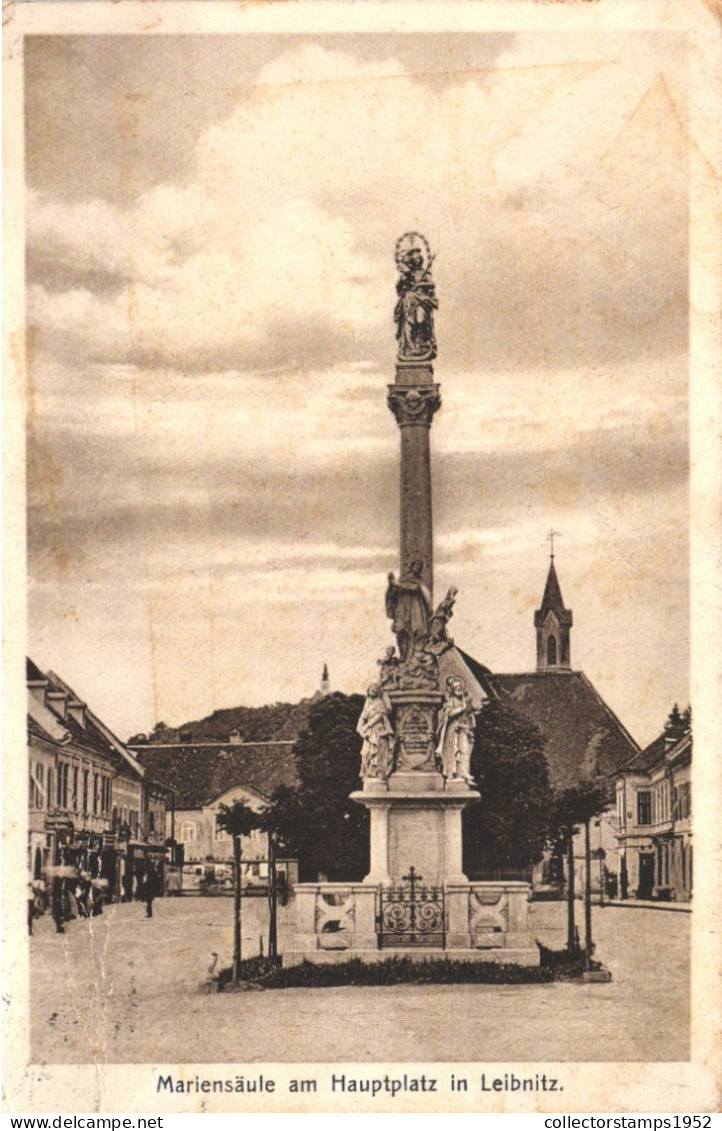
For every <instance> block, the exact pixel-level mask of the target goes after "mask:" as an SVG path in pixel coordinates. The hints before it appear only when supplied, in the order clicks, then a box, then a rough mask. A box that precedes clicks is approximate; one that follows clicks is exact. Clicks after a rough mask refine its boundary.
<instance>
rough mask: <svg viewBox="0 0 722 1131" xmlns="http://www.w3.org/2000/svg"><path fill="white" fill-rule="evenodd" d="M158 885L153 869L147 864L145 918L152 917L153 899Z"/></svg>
mask: <svg viewBox="0 0 722 1131" xmlns="http://www.w3.org/2000/svg"><path fill="white" fill-rule="evenodd" d="M157 888H158V885H157V882H156V877H155V869H154V868H153V867H152V866H151V865H149V866H148V871H147V872H146V876H145V917H146V919H152V918H153V900H154V899H155V897H156V895H157V894H158V891H157Z"/></svg>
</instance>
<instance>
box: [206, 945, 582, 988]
mask: <svg viewBox="0 0 722 1131" xmlns="http://www.w3.org/2000/svg"><path fill="white" fill-rule="evenodd" d="M537 945H538V946H539V954H540V965H539V966H516V965H514V964H512V963H507V964H505V963H503V962H458V961H457V962H454V961H453V960H452V959H449V960H447V959H439V958H427V959H424V960H423V961H421V962H419V961H414V960H412V959H410V958H387V959H385V960H383V961H381V962H363V961H361V960H360V959H358V958H354V959H351V960H350V961H349V962H338V963H315V962H301V963H300V964H299V965H298V966H287V967H282V966H281V965H280V959H272V958H250V959H248V960H247V961H245V962H243V963H242V964H241V971H240V973H241V981H240V982H239V983H238V987H236V986H234V985H233V981H232V970H231V968H230V967H227V968H226V969H224V970H221V972H220V974H219V975H218V989H219V990H220V991H226V990H231V991H233V990H235V989H236V988H238V989H264V990H285V989H291V988H298V989H303V988H307V989H317V988H319V987H323V986H399V985H404V984H408V985H431V984H433V985H440V984H444V983H446V984H456V985H461V984H464V983H466V984H477V985H479V984H484V985H520V984H522V983H526V984H528V983H533V982H537V983H546V982H558V981H568V980H570V979H574V978H580V977H581V976H582V974H583V973H584V955H583V953H581V952H576V953H574V954H569V953H567V951H565V950H549V949H548V948H547V947H544V946H541V944H537ZM599 965H600V964H599V963H598V962H593V963H592V966H593V967H594V968H597V969H598V968H599Z"/></svg>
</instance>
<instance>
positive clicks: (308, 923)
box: [283, 881, 540, 966]
mask: <svg viewBox="0 0 722 1131" xmlns="http://www.w3.org/2000/svg"><path fill="white" fill-rule="evenodd" d="M442 889H443V894H442V895H441V896H440V897H439V898H440V901H441V908H442V912H441V913H442V915H443V932H442V934H443V943H442V944H441V945H416V946H409V945H403V944H401V943H399V945H394V939H393V935H388V934H386V935H384V933H383V930H382V923H381V916H382V913H383V907H384V902H383V901H384V899H390V900H391V901H393V900H394V898H395V896H396V895H397V894H398V891H399V889H398V886H397V887H393V886H392V887H390V888H386V887H385V886H384V885H376V884H369V883H368V882H366V881H364V882H363V883H327V882H323V883H315V884H298V885H297V886H296V888H295V905H296V924H295V934H294V936H293V941H292V945H291V947H290V948H287V949H284V954H283V964H284V966H294V965H298V964H299V963H301V962H303V961H309V962H322V963H326V962H336V963H338V962H347V961H350V960H351V959H360V960H361V961H363V962H368V963H375V962H383V961H385V960H386V959H390V958H408V959H410V960H411V961H413V962H423V961H427V960H430V959H434V958H447V959H450V960H453V961H462V962H495V963H508V964H513V965H523V966H538V965H539V961H540V956H539V948H538V947H537V945H536V943H535V941H534V938H533V936H532V935H531V934H530V932H529V930H528V900H529V895H530V889H529V885H528V884H525V883H522V882H519V881H499V882H496V883H492V882H482V883H476V882H471V883H469V882H464V883H456V884H455V883H447V884H444V885H442ZM432 894H433V896H436V895H437V894H438V893H437V891H434V892H433V893H432ZM422 898H423V896H422ZM420 902H421V901H420Z"/></svg>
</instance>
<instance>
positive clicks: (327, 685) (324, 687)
mask: <svg viewBox="0 0 722 1131" xmlns="http://www.w3.org/2000/svg"><path fill="white" fill-rule="evenodd" d="M330 690H331V680H330V679H329V677H328V664H324V665H323V672H322V673H321V694H322V695H328V694H329V692H330Z"/></svg>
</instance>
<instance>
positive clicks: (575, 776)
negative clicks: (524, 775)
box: [439, 550, 639, 789]
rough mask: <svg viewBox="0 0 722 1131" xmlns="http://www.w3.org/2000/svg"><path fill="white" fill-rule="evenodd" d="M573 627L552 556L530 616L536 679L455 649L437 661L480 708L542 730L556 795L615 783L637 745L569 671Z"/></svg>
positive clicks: (578, 676) (581, 674)
mask: <svg viewBox="0 0 722 1131" xmlns="http://www.w3.org/2000/svg"><path fill="white" fill-rule="evenodd" d="M572 624H573V618H572V610H571V609H568V608H567V607H566V606H565V604H564V599H563V597H562V590H561V585H560V583H559V577H558V575H557V570H556V566H555V560H554V553H553V550H552V554H551V556H550V563H549V570H548V573H547V577H546V584H545V586H544V592H543V595H542V599H541V604H540V606H539V608H538V609H536V610H535V611H534V614H533V626H534V630H535V633H536V669H535V670H534V671H527V672H511V673H505V672H494V671H493V670H492V669H491V668H488V667H486V666H485V665H484V664H482V663H480V662H479V661H478V660H476V659H474V657H473V656H471V655H469V654H468V653H467V652H465V651H463V650H462V649H461V648H459V647H458V646H457V645H456V644H454V645H453V646H452V647H451V648H450V649H449V651H448V652H447V653H446V654H445V655H444V656H442V657H441V658H440V661H439V668H440V671H441V673H442V676H443V677H445V676H447V675H460V676H462V677H463V678H464V679H465V680H466V684H467V689H468V691H469V693H470V695H471V698H472V700H474V701H475V702H479V701H484V700H486V699H499V700H502V701H504V702H506V703H509V704H510V705H511V706H512V707H514V708H515V709H516V710H517V711H519V712H520V714H522V715H524V716H525V717H526V718H527V719H528V720H529V721H530V722H532V723H535V724H536V726H538V727H539V729H540V730H541V732H542V734H543V735H544V736H545V738H546V757H547V762H548V764H549V777H550V781H551V784H552V786H553V787H554V788H555V789H567V788H569V787H571V786H574V785H576V784H578V783H579V782H580V781H583V780H590V779H591V780H593V779H595V778H606V777H607V776H608V775H613V774H615V773H616V772H617V771H618V770H619V769H620V768H621V767H622V766H624V765H626V764H627V763H628V762H629V760H630V759H631V758H632V757H634V755H636V754H637V753H638V752H639V745H638V743H637V742H635V740H634V738H633V737H632V735H631V734H630V733H629V731H628V730H627V729H626V727H625V726H624V725H623V724H622V723H621V722H620V720H619V719H618V718H617V716H616V715H615V714H614V712H613V711H612V709H611V707H609V706H608V705H607V704H606V703H605V702H604V700H603V699H602V696H601V695H600V694H599V692H598V691H597V690H596V688H595V687H594V685H593V684H592V683H591V681H590V680H589V679H588V678H587V676H586V675H585V674H584V672H583V671H580V670H578V669H576V670H575V669H574V668H573V667H572V653H571V630H572Z"/></svg>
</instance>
